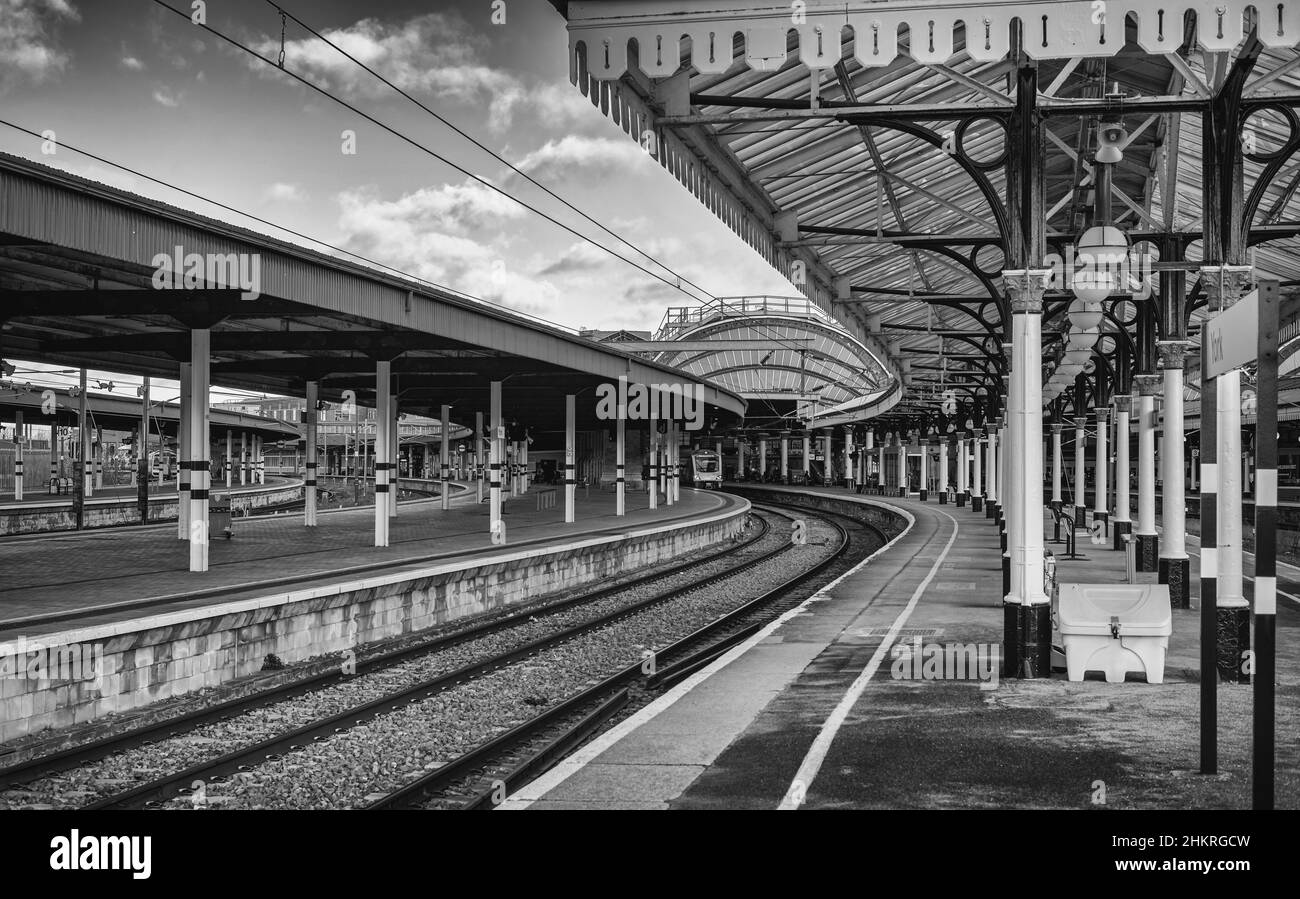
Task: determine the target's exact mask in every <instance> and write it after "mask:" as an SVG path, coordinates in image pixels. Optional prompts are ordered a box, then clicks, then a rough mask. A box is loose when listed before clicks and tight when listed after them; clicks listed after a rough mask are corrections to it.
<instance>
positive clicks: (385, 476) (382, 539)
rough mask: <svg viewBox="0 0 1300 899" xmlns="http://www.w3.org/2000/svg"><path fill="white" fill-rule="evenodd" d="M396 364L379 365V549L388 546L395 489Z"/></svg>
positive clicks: (376, 475)
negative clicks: (391, 497)
mask: <svg viewBox="0 0 1300 899" xmlns="http://www.w3.org/2000/svg"><path fill="white" fill-rule="evenodd" d="M392 427H393V364H392V362H389V361H386V360H385V361H379V362H376V363H375V546H380V547H382V546H387V545H388V493H389V490H391V489H392V487H391V485H392V475H393V470H392V468H391V466H392V464H393V461H392V458H391V456H390V455H389V454H390V453H391V452H392V447H393V444H392V440H391V439H390V437H389V431H391V430H392Z"/></svg>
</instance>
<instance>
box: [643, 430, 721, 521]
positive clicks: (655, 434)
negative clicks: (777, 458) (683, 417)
mask: <svg viewBox="0 0 1300 899" xmlns="http://www.w3.org/2000/svg"><path fill="white" fill-rule="evenodd" d="M646 439H647V443H648V446H647V453H646V455H647V457H648V459H649V466H648V467H649V469H650V470H649V478H648V481H647V484H646V488H647V490H646V492H647V494H648V495H649V497H650V508H651V510H654V509H658V508H659V430H658V422H656V421H653V420H652V421H651V422H650V431H649V433H648V435H647V438H646ZM740 465H741V469H742V473H743V469H744V466H745V444H744V443H741V444H740Z"/></svg>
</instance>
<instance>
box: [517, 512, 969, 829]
mask: <svg viewBox="0 0 1300 899" xmlns="http://www.w3.org/2000/svg"><path fill="white" fill-rule="evenodd" d="M821 495H823V496H830V495H832V494H821ZM855 502H859V503H862V504H863V505H873V506H884V507H885V508H888V509H889V510H891V511H894V512H898V513H899V514H901V515H903V516H904V517H905V518H906V519H907V527H906V528H904V529H903V531H902V533H900V534H899V535H898V536H897V537H895V538H894V539H893V540H890V541H889V542H888V543H886V544H885V545H884V546H882V547H880V549H878V550H876V551H875V552H873V553H872V554H871V555H869V556H867V557H866V558H865V559H863V560H862V561H861V562H859V563H858V564H856V565H854V566H853V567H852V568H850V569H849V570H848V571H846V572H844V573H843V574H842V575H840V576H839V577H837V578H836V579H835V580H833V581H831V582H830V583H829V584H827V585H826V586H825V587H822V588H821V589H820V590H818V591H817V592H816V593H814V594H813V595H812V596H810V597H808V598H807V599H805V600H804V601H803V602H801V603H800V604H799V605H797V606H795V607H794V608H793V609H789V610H787V611H786V612H785V613H783V614H782V615H781V616H780V617H778V618H777V619H775V620H774V621H771V622H769V623H768V624H767V626H766V627H764V628H763V629H762V630H760V631H759V632H758V633H756V634H754V635H753V636H752V637H750V638H749V639H748V640H746V641H745V642H744V643H741V644H739V645H737V646H735V647H733V648H732V649H731V650H730V651H728V652H727V653H726V654H724V655H723V656H721V657H720V658H719V659H717V660H716V661H715V662H713V663H712V664H711V665H708V666H707V667H705V668H703V669H701V670H700V671H697V672H696V673H695V674H693V675H691V676H690V677H688V678H687V679H686V680H684V681H682V682H681V683H680V684H678V685H677V686H675V687H673V688H672V689H671V690H669V691H668V692H667V693H665V694H664V695H662V696H660V697H659V698H658V699H656V700H655V701H654V702H652V703H650V704H649V705H647V706H645V707H644V708H643V709H641V710H640V711H638V712H637V713H636V714H635V715H632V716H631V717H629V718H625V719H624V720H623V721H622V722H621V723H619V724H618V725H616V726H615V727H613V728H611V729H610V730H607V731H606V732H605V733H603V734H601V735H600V736H599V737H597V738H596V739H595V740H593V741H591V742H590V743H588V744H587V745H586V746H584V747H583V748H582V749H580V750H578V751H577V752H575V753H574V754H573V755H570V756H568V757H567V758H565V759H564V761H562V762H560V763H559V764H558V765H556V766H555V767H554V768H552V769H551V770H550V771H547V772H546V773H545V774H543V775H542V776H541V777H539V778H537V779H536V780H534V781H532V782H531V783H527V784H525V785H524V786H522V787H521V788H520V789H519V790H518V792H516V793H515V794H514V795H513V796H509V797H507V798H506V799H505V801H503V802H502V803H501V804H500V805H498V806H497V807H496V809H494V811H520V810H523V809H526V808H528V806H530V805H532V804H533V803H534V802H536V801H537V800H539V799H541V798H542V797H543V796H545V795H546V794H547V793H549V792H550V791H551V790H554V789H555V788H556V787H558V786H559V785H560V784H562V783H564V782H565V781H566V780H568V779H569V778H570V777H572V776H573V775H575V774H577V773H578V772H579V771H581V770H582V769H583V768H585V767H587V765H589V764H591V762H592V761H594V760H595V759H596V758H597V757H598V756H599V755H601V754H602V753H603V752H605V750H607V749H609V748H610V747H612V746H613V745H614V744H615V743H617V742H618V741H619V740H622V739H623V738H624V737H626V736H627V735H628V734H630V733H632V732H633V731H634V730H636V729H637V728H638V727H640V726H641V725H643V724H645V723H647V722H649V721H653V720H654V719H655V718H657V717H659V715H661V714H662V713H663V712H665V711H667V710H668V709H669V708H671V707H672V706H673V705H674V704H675V703H676V702H677V700H679V699H681V698H682V697H683V696H685V695H686V694H687V693H689V692H690V691H691V690H694V689H695V688H696V687H697V686H698V685H699V684H701V683H703V682H704V681H706V680H708V679H709V678H710V677H712V676H713V675H715V674H717V673H718V672H719V671H721V670H722V669H723V668H726V667H727V666H728V665H730V664H731V663H732V662H734V661H735V660H736V659H738V658H740V657H741V656H743V655H744V654H745V653H747V652H749V651H750V650H751V649H753V648H754V647H755V646H756V645H758V644H759V643H760V642H762V641H763V640H766V639H767V638H768V637H769V636H770V635H771V634H772V632H773V631H775V630H776V629H777V628H779V627H781V625H783V624H785V623H786V622H787V621H789V620H790V619H791V618H793V617H794V616H796V615H798V614H800V613H802V612H804V611H806V610H807V607H808V605H809V604H810V603H812V602H815V601H821V600H824V599H826V593H827V592H828V591H829V590H831V589H832V588H834V587H836V586H838V585H839V584H840V582H841V581H843V580H844V579H845V578H847V577H849V576H851V575H854V574H857V573H858V571H860V570H861V569H862V568H864V567H866V565H867V564H868V563H869V562H871V561H872V560H873V559H875V558H876V556H878V555H880V554H881V553H883V552H884V551H885V550H887V549H890V548H891V547H892V546H893V545H894V544H895V543H897V542H898V541H899V540H902V539H903V538H904V537H905V536H907V534H908V533H910V532H911V530H912V528H913V527H914V526H915V525H916V518H915V517H914V516H913V515H912V514H911V513H910V512H908V511H907V510H906V509H904V508H902V507H901V506H895V505H893V504H891V503H879V502H876V501H874V500H855ZM944 514H947V513H944ZM948 517H949V518H952V516H951V515H949V516H948ZM956 523H957V522H956V521H955V520H954V521H953V524H954V525H955V524H956ZM945 552H946V550H945Z"/></svg>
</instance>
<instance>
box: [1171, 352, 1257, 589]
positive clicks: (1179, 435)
mask: <svg viewBox="0 0 1300 899" xmlns="http://www.w3.org/2000/svg"><path fill="white" fill-rule="evenodd" d="M1187 346H1188V344H1186V343H1184V342H1181V341H1168V342H1163V341H1162V342H1161V343H1160V344H1159V348H1160V356H1161V358H1162V359H1163V360H1164V394H1165V402H1164V407H1165V408H1164V432H1165V451H1164V455H1163V457H1162V461H1163V462H1164V466H1165V475H1164V488H1163V490H1162V491H1161V498H1162V500H1163V505H1164V508H1163V514H1162V516H1161V518H1162V522H1163V524H1164V528H1163V532H1162V533H1161V536H1160V563H1159V566H1160V575H1161V577H1160V582H1161V583H1165V584H1169V594H1170V602H1171V603H1172V604H1173V606H1174V608H1187V607H1189V606H1190V604H1191V590H1190V578H1189V576H1188V566H1189V564H1190V563H1189V562H1188V561H1187V558H1188V557H1187V508H1186V498H1185V496H1184V491H1185V489H1186V488H1185V486H1184V484H1185V482H1184V480H1183V471H1184V470H1185V464H1184V456H1183V452H1184V441H1185V439H1186V438H1185V437H1184V433H1183V430H1184V425H1183V359H1184V356H1185V354H1186V348H1187ZM1238 408H1240V407H1238ZM1238 433H1240V430H1238Z"/></svg>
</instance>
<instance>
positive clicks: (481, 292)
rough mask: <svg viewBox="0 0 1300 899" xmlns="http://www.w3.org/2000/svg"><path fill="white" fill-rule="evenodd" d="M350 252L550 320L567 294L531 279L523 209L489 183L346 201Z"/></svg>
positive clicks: (346, 197) (361, 194)
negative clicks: (523, 256) (520, 228)
mask: <svg viewBox="0 0 1300 899" xmlns="http://www.w3.org/2000/svg"><path fill="white" fill-rule="evenodd" d="M338 202H339V206H340V209H341V214H340V217H339V230H340V231H341V232H342V233H343V234H344V240H343V244H342V245H343V247H344V248H346V249H348V250H351V251H353V252H356V253H360V254H361V255H363V256H367V257H369V258H371V259H374V260H376V261H377V262H381V263H384V264H386V265H391V266H393V267H394V268H396V269H399V270H401V271H404V272H407V273H408V274H411V275H414V276H415V277H417V278H420V279H423V280H426V281H431V282H434V283H436V284H441V285H443V286H446V287H450V288H453V289H455V290H460V291H463V292H465V293H468V294H471V295H473V296H477V297H481V298H483V299H486V300H489V301H492V302H497V303H503V304H505V305H508V306H511V307H513V308H514V309H517V310H519V311H523V312H528V313H530V314H533V315H541V316H545V315H546V314H548V313H549V312H553V311H554V310H555V309H556V308H558V306H559V302H560V299H561V294H560V291H559V290H558V289H557V288H556V287H555V286H554V285H552V284H549V283H547V282H545V281H541V280H538V279H537V278H535V277H532V276H530V275H529V274H527V269H528V266H527V265H526V264H522V263H521V262H520V260H519V253H518V252H517V250H516V248H515V247H514V246H513V244H512V240H513V238H512V237H511V233H512V231H513V230H516V229H512V228H507V227H506V226H507V225H508V224H510V223H516V222H518V221H519V220H520V219H522V218H523V217H524V216H525V215H526V214H527V213H526V211H525V210H524V209H523V207H521V206H519V205H518V204H517V203H514V202H512V201H511V200H510V199H509V198H507V197H503V196H501V195H500V194H497V193H495V192H493V191H490V190H488V189H487V188H486V187H483V186H482V185H479V184H476V183H472V182H465V183H462V184H449V185H443V186H440V187H436V188H423V189H421V190H417V191H415V192H413V193H409V194H405V195H403V196H401V197H399V198H397V199H395V200H388V199H384V198H382V197H380V196H378V195H377V194H376V193H375V192H374V191H372V190H364V189H359V190H350V191H344V192H343V193H341V194H340V195H339V197H338Z"/></svg>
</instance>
